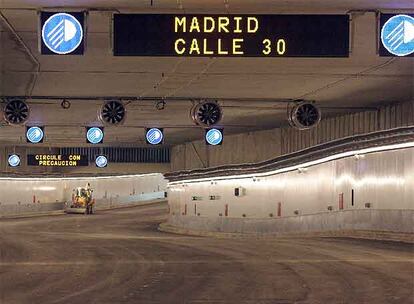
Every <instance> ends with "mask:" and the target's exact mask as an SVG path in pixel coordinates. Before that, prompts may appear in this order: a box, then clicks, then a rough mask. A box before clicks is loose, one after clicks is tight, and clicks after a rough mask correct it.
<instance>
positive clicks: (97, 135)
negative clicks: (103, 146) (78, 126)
mask: <svg viewBox="0 0 414 304" xmlns="http://www.w3.org/2000/svg"><path fill="white" fill-rule="evenodd" d="M86 138H87V140H88V142H89V143H91V144H100V143H102V141H103V138H104V132H103V130H102V129H101V128H98V127H92V128H89V129H88V131H87V132H86Z"/></svg>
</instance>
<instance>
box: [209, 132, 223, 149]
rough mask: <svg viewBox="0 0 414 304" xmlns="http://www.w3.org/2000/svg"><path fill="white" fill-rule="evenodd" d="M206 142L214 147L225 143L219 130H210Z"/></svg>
mask: <svg viewBox="0 0 414 304" xmlns="http://www.w3.org/2000/svg"><path fill="white" fill-rule="evenodd" d="M206 141H207V143H208V144H209V145H212V146H216V145H219V144H221V142H222V141H223V133H222V132H221V131H220V130H218V129H210V130H208V131H207V133H206Z"/></svg>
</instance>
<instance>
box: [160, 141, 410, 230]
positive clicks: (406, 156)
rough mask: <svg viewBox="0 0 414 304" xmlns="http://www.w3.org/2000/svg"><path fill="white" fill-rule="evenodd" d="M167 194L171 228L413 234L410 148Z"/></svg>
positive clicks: (179, 187) (175, 187) (184, 186)
mask: <svg viewBox="0 0 414 304" xmlns="http://www.w3.org/2000/svg"><path fill="white" fill-rule="evenodd" d="M235 188H239V192H240V193H241V196H235ZM168 195H169V204H170V212H171V213H170V217H169V224H171V225H173V226H176V227H182V228H185V229H193V230H203V231H213V232H214V231H222V232H242V233H279V232H304V231H306V232H309V231H330V230H340V229H349V230H355V229H357V230H358V229H362V230H384V231H397V232H413V216H414V148H407V149H401V150H393V151H387V152H377V153H371V154H365V155H361V156H358V157H348V158H343V159H339V160H335V161H330V162H327V163H322V164H319V165H315V166H312V167H309V168H307V169H305V170H300V171H298V170H295V171H291V172H286V173H281V174H277V175H273V176H267V177H260V178H243V179H225V180H216V181H203V182H192V183H185V182H180V183H177V184H175V183H172V184H171V185H170V186H169V194H168Z"/></svg>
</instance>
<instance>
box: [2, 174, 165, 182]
mask: <svg viewBox="0 0 414 304" xmlns="http://www.w3.org/2000/svg"><path fill="white" fill-rule="evenodd" d="M159 174H161V173H148V174H135V175H113V176H94V177H87V176H78V177H33V178H30V177H0V181H1V180H17V181H60V180H84V179H85V180H100V179H112V178H135V177H149V176H156V175H159Z"/></svg>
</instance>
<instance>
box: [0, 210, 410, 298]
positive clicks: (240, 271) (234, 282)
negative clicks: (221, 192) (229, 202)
mask: <svg viewBox="0 0 414 304" xmlns="http://www.w3.org/2000/svg"><path fill="white" fill-rule="evenodd" d="M166 217H167V205H166V204H165V203H159V204H155V205H151V206H141V207H135V208H127V209H118V210H110V211H101V212H97V213H96V214H95V215H92V216H84V215H64V216H54V217H39V218H26V219H17V220H16V219H14V220H1V221H0V303H1V304H20V303H30V304H36V303H39V304H45V303H81V304H89V303H99V304H106V303H139V304H141V303H142V304H147V303H148V304H155V303H157V304H158V303H168V304H172V303H254V304H260V303H263V304H278V303H321V304H322V303H323V304H327V303H353V304H359V303H375V304H381V303H387V304H389V303H398V304H403V303H414V291H413V290H414V261H413V255H414V251H413V250H414V248H413V246H412V245H409V244H403V243H394V242H379V241H368V240H356V239H345V238H341V239H335V238H275V239H253V238H249V239H220V238H203V237H190V236H181V235H174V234H167V233H163V232H159V231H157V226H158V224H159V223H160V222H162V221H164V220H165V219H166Z"/></svg>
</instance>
